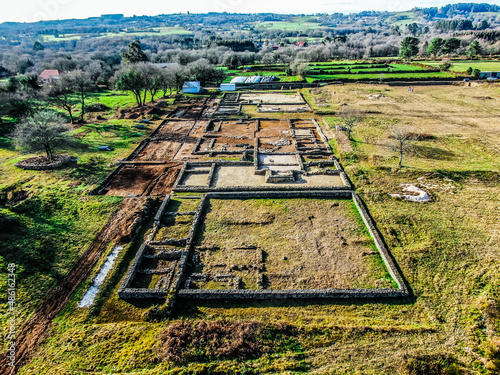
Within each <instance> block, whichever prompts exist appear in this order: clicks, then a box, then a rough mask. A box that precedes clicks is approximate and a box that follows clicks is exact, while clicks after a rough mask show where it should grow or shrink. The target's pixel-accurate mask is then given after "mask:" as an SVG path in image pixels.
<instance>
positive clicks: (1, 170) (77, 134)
mask: <svg viewBox="0 0 500 375" xmlns="http://www.w3.org/2000/svg"><path fill="white" fill-rule="evenodd" d="M88 102H89V104H91V103H102V104H106V105H107V106H109V107H110V108H111V109H110V111H109V112H108V113H101V115H103V116H105V117H106V118H107V119H106V120H97V119H96V118H95V115H94V114H89V115H88V118H87V121H86V123H84V124H78V125H74V126H73V128H74V129H73V130H72V134H73V136H74V143H73V144H72V145H71V146H69V147H67V148H65V149H63V150H58V151H59V152H60V153H69V154H70V155H72V156H76V157H77V158H78V163H77V164H75V165H72V166H68V167H65V168H63V169H59V170H54V171H25V170H21V169H19V168H17V167H16V166H15V165H14V164H15V163H16V162H18V161H20V160H24V159H27V158H29V157H32V156H36V155H38V154H22V153H20V152H19V151H18V150H17V149H16V148H15V145H14V142H13V140H12V139H11V138H10V137H9V136H8V134H2V136H1V137H0V219H1V220H2V225H3V227H2V230H1V231H0V239H1V242H2V244H3V246H2V248H1V249H0V269H1V272H2V274H3V275H6V274H7V273H6V268H7V265H8V264H9V263H15V264H16V265H17V277H18V280H19V283H18V290H17V293H18V295H17V298H18V302H19V305H18V307H19V310H18V312H19V315H18V317H17V322H18V327H20V326H22V325H23V323H24V322H25V321H26V319H28V317H29V316H30V314H31V313H32V312H33V311H34V309H35V308H36V307H37V306H38V305H39V304H40V303H41V301H42V299H43V297H44V296H45V294H46V293H47V291H48V290H49V289H50V288H51V287H53V286H54V285H55V284H56V283H57V281H58V280H60V279H61V278H62V277H64V276H65V274H66V273H67V272H68V270H69V269H70V268H71V266H72V265H73V263H74V262H75V261H76V260H77V259H78V257H79V255H80V254H81V253H82V252H83V251H84V250H85V249H86V247H87V246H88V244H90V242H91V241H92V240H93V239H94V237H95V234H96V233H97V232H98V231H99V230H100V229H101V228H102V227H103V225H104V224H105V223H106V222H107V221H108V219H109V217H110V215H111V214H112V213H113V211H114V210H115V209H116V208H117V207H118V205H119V204H120V202H121V198H115V197H97V196H88V193H89V191H90V190H91V189H92V188H94V187H95V186H96V185H97V184H99V183H100V182H101V181H102V180H103V179H104V178H106V177H107V176H108V174H109V173H110V172H111V171H112V170H113V169H114V168H116V164H117V162H118V161H120V160H122V159H124V158H126V157H127V156H128V155H129V154H130V153H131V152H132V150H133V149H134V148H135V147H137V145H138V144H139V143H140V142H141V141H142V140H143V139H144V138H145V137H146V136H147V135H148V134H150V133H151V132H152V131H153V130H154V128H155V125H154V124H152V125H149V126H148V128H147V129H140V130H139V129H137V128H135V126H134V125H135V124H137V121H134V120H127V119H119V118H118V116H117V111H118V110H119V109H120V108H122V109H123V108H127V107H131V106H133V105H134V104H135V102H134V101H133V98H132V97H131V96H130V95H128V94H121V93H117V92H111V91H109V92H102V93H98V94H93V95H92V96H91V98H90V99H89V100H88ZM102 145H107V146H110V147H112V148H114V151H111V152H98V151H97V148H98V147H99V146H102ZM6 282H7V280H6V278H4V277H2V278H0V288H6ZM0 311H2V313H1V318H0V322H1V325H0V327H1V330H2V332H5V330H6V329H7V325H6V319H4V318H6V315H5V314H6V313H7V311H8V309H7V298H6V296H3V297H2V299H1V300H0Z"/></svg>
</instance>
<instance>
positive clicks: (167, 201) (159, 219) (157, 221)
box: [154, 194, 170, 225]
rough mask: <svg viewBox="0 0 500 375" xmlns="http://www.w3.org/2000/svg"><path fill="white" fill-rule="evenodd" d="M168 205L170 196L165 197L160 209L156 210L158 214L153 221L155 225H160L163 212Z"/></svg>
mask: <svg viewBox="0 0 500 375" xmlns="http://www.w3.org/2000/svg"><path fill="white" fill-rule="evenodd" d="M169 203H170V194H169V195H167V196H166V197H165V199H164V200H163V202H162V204H161V206H160V208H159V209H158V212H157V213H156V216H155V220H154V223H155V225H160V221H161V218H162V216H163V215H164V213H165V210H166V209H167V206H168V204H169Z"/></svg>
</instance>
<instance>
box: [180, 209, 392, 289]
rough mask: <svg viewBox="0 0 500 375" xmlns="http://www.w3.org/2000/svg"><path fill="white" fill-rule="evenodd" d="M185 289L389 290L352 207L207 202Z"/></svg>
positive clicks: (388, 279)
mask: <svg viewBox="0 0 500 375" xmlns="http://www.w3.org/2000/svg"><path fill="white" fill-rule="evenodd" d="M196 245H197V247H196V248H195V253H194V258H193V259H194V260H195V261H194V266H193V267H192V268H191V269H190V272H191V274H195V277H194V279H195V280H193V282H191V283H190V288H200V289H281V290H294V289H331V288H338V289H349V288H392V287H393V281H392V279H391V277H390V276H389V274H388V272H387V269H386V268H385V266H384V264H383V262H382V259H381V258H380V255H379V253H378V251H377V250H376V247H375V244H374V242H373V240H372V239H371V238H370V236H369V234H368V233H367V231H366V230H365V227H364V224H363V222H362V220H361V217H360V216H359V214H358V213H357V210H356V208H355V206H354V203H353V202H352V201H351V200H342V199H255V200H253V199H249V200H219V199H211V200H210V203H209V206H208V208H207V213H206V217H205V220H204V223H203V226H202V230H201V233H200V237H199V238H198V242H197V243H196Z"/></svg>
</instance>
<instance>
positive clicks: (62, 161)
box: [14, 155, 71, 171]
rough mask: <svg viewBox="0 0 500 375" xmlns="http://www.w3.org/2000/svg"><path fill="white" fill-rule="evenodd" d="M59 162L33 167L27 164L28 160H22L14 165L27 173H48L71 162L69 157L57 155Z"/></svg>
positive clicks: (33, 165)
mask: <svg viewBox="0 0 500 375" xmlns="http://www.w3.org/2000/svg"><path fill="white" fill-rule="evenodd" d="M57 157H58V158H59V160H55V161H54V162H53V163H50V164H45V165H35V164H31V163H29V160H30V159H28V160H23V161H19V162H17V163H15V164H14V165H15V166H16V167H18V168H21V169H24V170H28V171H49V170H52V169H58V168H61V167H62V166H64V165H66V164H68V163H69V162H70V161H71V157H70V156H69V155H57Z"/></svg>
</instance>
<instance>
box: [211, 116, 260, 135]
mask: <svg viewBox="0 0 500 375" xmlns="http://www.w3.org/2000/svg"><path fill="white" fill-rule="evenodd" d="M256 129H257V121H255V120H220V121H219V120H215V121H210V123H209V124H208V126H207V127H206V131H205V133H206V134H217V135H220V136H225V137H235V139H246V138H250V139H253V138H254V137H255V131H256Z"/></svg>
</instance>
